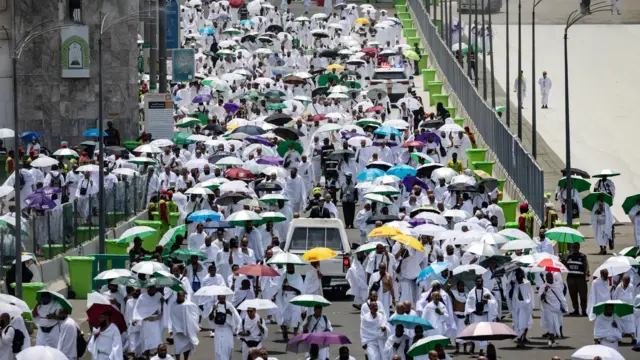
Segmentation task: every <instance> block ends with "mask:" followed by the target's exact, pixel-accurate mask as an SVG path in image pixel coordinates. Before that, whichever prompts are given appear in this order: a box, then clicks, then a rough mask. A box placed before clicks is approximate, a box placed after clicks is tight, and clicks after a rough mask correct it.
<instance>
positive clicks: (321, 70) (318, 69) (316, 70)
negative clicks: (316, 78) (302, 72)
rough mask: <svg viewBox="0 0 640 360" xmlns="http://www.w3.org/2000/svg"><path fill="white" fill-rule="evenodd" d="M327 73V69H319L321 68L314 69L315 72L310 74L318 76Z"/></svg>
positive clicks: (312, 71)
mask: <svg viewBox="0 0 640 360" xmlns="http://www.w3.org/2000/svg"><path fill="white" fill-rule="evenodd" d="M325 71H327V69H325V68H323V67H319V68H314V69H313V70H311V71H309V73H310V74H313V75H318V74H322V73H323V72H325Z"/></svg>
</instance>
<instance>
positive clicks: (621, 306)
mask: <svg viewBox="0 0 640 360" xmlns="http://www.w3.org/2000/svg"><path fill="white" fill-rule="evenodd" d="M607 305H611V306H613V313H614V314H615V315H618V316H619V317H623V316H627V315H631V314H633V305H631V304H628V303H626V302H624V301H621V300H607V301H603V302H601V303H598V304H596V305H595V306H594V307H593V313H594V314H596V315H602V314H603V313H604V309H605V307H607Z"/></svg>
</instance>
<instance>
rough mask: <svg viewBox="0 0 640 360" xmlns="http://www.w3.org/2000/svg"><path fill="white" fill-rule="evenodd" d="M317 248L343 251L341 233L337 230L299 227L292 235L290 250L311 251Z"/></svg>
mask: <svg viewBox="0 0 640 360" xmlns="http://www.w3.org/2000/svg"><path fill="white" fill-rule="evenodd" d="M316 247H327V248H329V249H332V250H336V251H340V252H341V251H343V249H342V240H341V237H340V231H339V230H338V229H336V228H307V227H298V228H295V229H294V230H293V234H291V243H290V245H289V250H302V251H306V250H310V249H313V248H316Z"/></svg>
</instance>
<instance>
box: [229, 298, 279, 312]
mask: <svg viewBox="0 0 640 360" xmlns="http://www.w3.org/2000/svg"><path fill="white" fill-rule="evenodd" d="M277 308H278V306H277V305H276V304H274V303H273V301H271V300H268V299H251V300H245V301H243V302H242V304H240V306H238V310H248V309H256V310H269V309H277Z"/></svg>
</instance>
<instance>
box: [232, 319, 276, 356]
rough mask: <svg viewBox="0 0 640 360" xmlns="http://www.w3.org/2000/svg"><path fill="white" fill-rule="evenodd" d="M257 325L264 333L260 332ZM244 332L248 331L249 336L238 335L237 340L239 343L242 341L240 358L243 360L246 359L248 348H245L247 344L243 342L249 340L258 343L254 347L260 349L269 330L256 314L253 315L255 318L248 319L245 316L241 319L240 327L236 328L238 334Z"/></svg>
mask: <svg viewBox="0 0 640 360" xmlns="http://www.w3.org/2000/svg"><path fill="white" fill-rule="evenodd" d="M258 323H260V324H262V329H263V330H264V332H263V331H261V330H260V327H258ZM245 331H248V332H249V335H247V336H239V335H238V339H240V341H242V340H244V341H242V358H243V359H247V355H248V354H249V346H247V343H246V342H245V341H250V340H253V341H258V342H259V344H258V345H257V346H256V347H257V348H258V349H260V348H261V347H262V341H263V340H264V339H266V338H267V336H268V335H269V329H268V328H267V324H266V323H265V322H264V320H263V319H262V318H261V317H260V315H258V314H255V317H254V318H253V319H251V318H249V316H248V315H245V316H244V317H243V318H242V321H241V325H240V327H239V328H238V333H241V332H245Z"/></svg>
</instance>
